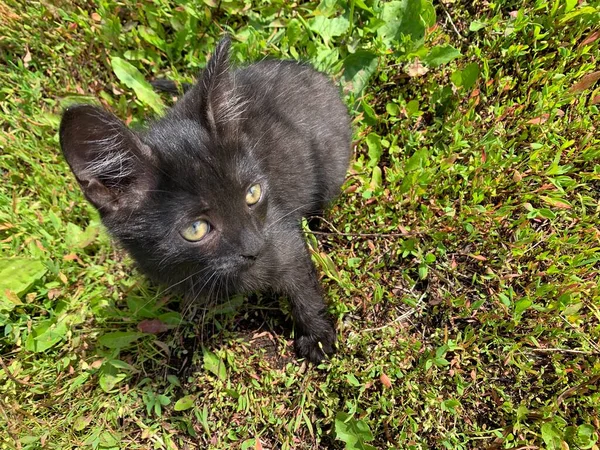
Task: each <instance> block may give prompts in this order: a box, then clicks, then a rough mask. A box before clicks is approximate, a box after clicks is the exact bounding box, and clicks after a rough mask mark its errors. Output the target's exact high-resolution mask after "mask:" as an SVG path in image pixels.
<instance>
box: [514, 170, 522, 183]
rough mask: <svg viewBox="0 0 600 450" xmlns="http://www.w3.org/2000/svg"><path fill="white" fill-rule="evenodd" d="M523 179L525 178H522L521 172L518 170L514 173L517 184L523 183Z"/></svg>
mask: <svg viewBox="0 0 600 450" xmlns="http://www.w3.org/2000/svg"><path fill="white" fill-rule="evenodd" d="M522 179H523V176H522V175H521V174H520V173H519V171H518V170H515V171H514V172H513V181H514V182H515V183H518V182H519V181H521V180H522Z"/></svg>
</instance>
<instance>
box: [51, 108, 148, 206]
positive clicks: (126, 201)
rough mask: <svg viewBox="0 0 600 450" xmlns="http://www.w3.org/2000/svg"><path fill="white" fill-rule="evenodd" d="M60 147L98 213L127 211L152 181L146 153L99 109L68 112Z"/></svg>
mask: <svg viewBox="0 0 600 450" xmlns="http://www.w3.org/2000/svg"><path fill="white" fill-rule="evenodd" d="M60 145H61V148H62V151H63V154H64V156H65V159H66V160H67V162H68V163H69V166H70V167H71V170H72V171H73V174H74V175H75V178H77V181H78V182H79V185H80V186H81V189H82V191H83V193H84V194H85V196H86V198H87V199H88V200H89V201H90V202H92V204H93V205H94V206H95V207H96V208H98V210H100V211H101V212H103V213H110V212H114V211H117V210H118V209H120V208H122V207H124V206H133V205H134V204H135V203H137V202H139V201H140V200H141V199H142V197H143V196H144V195H145V192H146V191H147V190H148V188H149V185H150V184H151V182H152V171H151V164H150V163H151V160H152V154H151V151H150V149H149V148H148V147H147V146H145V145H144V144H142V142H141V141H140V140H139V138H138V137H137V136H136V135H135V134H134V133H133V132H132V131H131V130H130V129H129V128H127V126H126V125H125V124H124V123H123V122H121V120H119V119H118V118H117V117H115V116H114V115H112V114H111V113H109V112H108V111H105V110H104V109H102V108H99V107H96V106H90V105H77V106H73V107H70V108H68V109H67V110H66V111H65V112H64V114H63V117H62V121H61V124H60Z"/></svg>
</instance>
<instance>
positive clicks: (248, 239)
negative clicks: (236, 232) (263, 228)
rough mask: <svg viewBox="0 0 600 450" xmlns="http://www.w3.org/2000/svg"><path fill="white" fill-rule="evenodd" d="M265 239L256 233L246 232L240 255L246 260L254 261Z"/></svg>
mask: <svg viewBox="0 0 600 450" xmlns="http://www.w3.org/2000/svg"><path fill="white" fill-rule="evenodd" d="M264 243H265V241H264V240H263V239H262V237H260V236H258V235H249V234H246V236H245V239H244V244H243V246H242V248H241V252H240V256H242V257H243V258H244V259H246V260H247V261H254V260H256V258H258V255H260V252H261V251H262V249H263V246H264Z"/></svg>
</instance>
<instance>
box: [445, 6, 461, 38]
mask: <svg viewBox="0 0 600 450" xmlns="http://www.w3.org/2000/svg"><path fill="white" fill-rule="evenodd" d="M440 6H441V7H442V9H443V10H444V12H445V13H446V16H447V17H448V21H449V22H450V25H452V28H454V31H455V32H456V34H458V37H459V38H460V39H465V37H464V36H463V35H462V34H460V31H458V28H456V25H454V21H453V20H452V17H450V13H449V12H448V8H446V5H444V2H443V0H440Z"/></svg>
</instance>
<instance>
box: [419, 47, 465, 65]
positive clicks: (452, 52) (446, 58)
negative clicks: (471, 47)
mask: <svg viewBox="0 0 600 450" xmlns="http://www.w3.org/2000/svg"><path fill="white" fill-rule="evenodd" d="M459 56H460V51H458V50H457V49H455V48H454V47H452V46H451V45H444V46H442V45H438V46H436V47H433V48H432V49H431V51H430V52H429V54H428V55H427V56H425V57H424V58H423V62H424V63H425V64H427V65H428V66H429V67H438V66H441V65H442V64H447V63H449V62H450V61H452V60H454V59H456V58H458V57H459Z"/></svg>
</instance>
